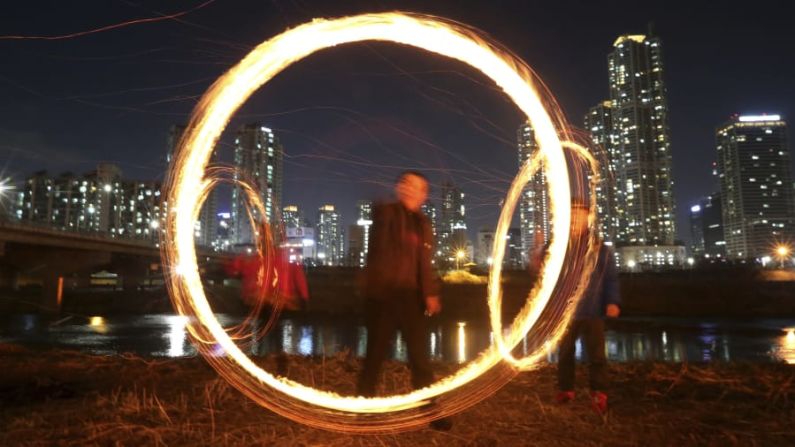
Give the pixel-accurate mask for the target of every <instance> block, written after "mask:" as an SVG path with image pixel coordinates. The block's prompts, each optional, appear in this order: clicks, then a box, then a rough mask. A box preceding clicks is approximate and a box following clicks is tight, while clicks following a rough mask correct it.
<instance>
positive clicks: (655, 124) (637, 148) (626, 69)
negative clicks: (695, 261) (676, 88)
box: [607, 35, 676, 245]
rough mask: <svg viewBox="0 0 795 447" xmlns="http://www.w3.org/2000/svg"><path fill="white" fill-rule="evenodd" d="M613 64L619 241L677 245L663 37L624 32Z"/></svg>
mask: <svg viewBox="0 0 795 447" xmlns="http://www.w3.org/2000/svg"><path fill="white" fill-rule="evenodd" d="M607 64H608V74H609V81H610V102H611V108H612V117H611V120H612V127H613V129H614V132H615V135H616V147H615V149H614V154H615V155H614V157H613V162H614V163H615V168H616V184H617V188H616V190H617V192H618V193H617V194H616V199H617V202H618V207H617V209H618V210H620V212H621V213H622V214H621V215H620V216H619V228H618V229H617V232H616V239H617V241H618V242H620V243H623V244H635V245H655V244H656V245H671V244H673V242H674V237H675V234H676V226H675V219H674V212H675V211H674V206H675V203H674V194H673V188H674V182H673V176H672V172H671V164H672V160H671V146H670V140H669V129H668V105H667V103H666V90H665V83H664V82H663V61H662V44H661V42H660V39H659V38H658V37H652V36H645V35H624V36H620V37H619V38H618V39H616V41H615V43H614V44H613V51H612V52H611V53H610V54H608V56H607Z"/></svg>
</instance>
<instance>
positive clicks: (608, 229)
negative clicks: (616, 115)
mask: <svg viewBox="0 0 795 447" xmlns="http://www.w3.org/2000/svg"><path fill="white" fill-rule="evenodd" d="M585 129H586V130H587V131H588V132H589V133H590V136H591V141H592V143H593V146H592V154H593V156H594V158H596V160H597V162H599V183H598V184H597V185H596V191H595V192H596V211H597V215H598V225H599V236H600V237H601V238H602V239H603V240H605V241H608V242H612V241H614V240H615V238H616V231H617V229H618V228H619V227H620V216H621V215H622V212H621V208H620V207H619V206H618V204H619V201H618V198H617V194H620V193H621V192H622V191H621V190H619V189H617V188H616V171H617V163H618V161H619V160H620V157H619V156H618V154H617V146H618V145H617V136H616V133H615V129H614V128H613V105H612V103H611V102H610V101H602V102H601V103H599V104H597V105H596V106H594V107H591V108H590V109H589V110H588V113H587V114H586V115H585Z"/></svg>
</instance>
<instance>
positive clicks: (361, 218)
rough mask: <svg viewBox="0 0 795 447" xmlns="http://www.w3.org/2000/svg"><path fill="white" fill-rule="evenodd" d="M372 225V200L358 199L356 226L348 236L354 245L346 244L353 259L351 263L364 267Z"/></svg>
mask: <svg viewBox="0 0 795 447" xmlns="http://www.w3.org/2000/svg"><path fill="white" fill-rule="evenodd" d="M372 225H373V202H372V201H370V200H360V201H358V202H356V225H351V226H352V227H353V226H355V227H356V228H354V229H351V234H350V235H349V237H348V240H349V241H350V242H353V244H354V245H351V244H348V251H349V253H350V256H351V259H354V258H355V261H354V262H352V263H351V265H355V266H358V267H364V266H365V264H366V263H367V251H368V250H369V248H370V227H371V226H372Z"/></svg>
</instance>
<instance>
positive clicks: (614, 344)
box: [0, 315, 795, 364]
mask: <svg viewBox="0 0 795 447" xmlns="http://www.w3.org/2000/svg"><path fill="white" fill-rule="evenodd" d="M218 317H219V321H220V322H221V324H222V325H224V326H231V325H234V324H237V323H238V322H239V321H240V320H239V319H237V318H234V317H229V316H226V315H219V316H218ZM187 324H188V319H187V318H186V317H182V316H178V315H144V316H136V317H103V316H99V315H97V316H92V317H88V318H79V317H73V318H67V319H62V320H60V321H56V322H55V323H51V322H50V321H49V320H47V319H45V318H44V317H41V316H37V315H14V316H5V317H2V318H0V342H4V343H17V344H21V345H26V346H30V347H39V348H70V349H78V350H81V351H85V352H90V353H95V354H102V355H114V354H119V353H123V352H132V353H136V354H138V355H143V356H153V357H189V356H195V355H196V353H197V351H196V349H195V348H194V347H193V345H191V343H190V342H189V338H188V335H187V331H186V326H187ZM254 329H255V328H252V330H254ZM491 343H493V336H492V334H491V333H490V331H489V330H488V327H486V326H481V325H477V324H474V323H470V322H463V321H462V322H450V323H444V324H439V325H436V326H434V327H432V328H431V330H430V331H429V334H428V344H427V347H428V351H429V354H430V356H431V359H433V360H438V361H449V362H455V363H463V362H467V361H469V360H472V358H473V357H475V356H476V355H477V354H478V353H479V352H481V351H482V350H483V349H485V348H487V347H488V346H490V345H491ZM366 346H367V329H366V328H365V327H364V326H362V325H360V324H356V323H352V322H350V321H341V320H337V321H318V320H315V321H311V320H306V319H304V320H302V319H283V320H282V321H279V322H278V323H277V325H276V326H275V327H274V329H273V330H272V331H271V333H269V334H268V335H267V336H266V337H265V338H263V339H262V340H259V341H258V342H257V343H253V344H251V346H250V347H249V348H248V352H249V353H250V355H253V356H263V355H268V354H271V353H275V352H279V351H283V352H286V353H288V354H295V355H317V356H320V355H334V354H335V353H337V352H340V351H343V350H349V351H350V352H351V353H352V354H354V355H356V356H360V357H361V356H364V355H365V353H366ZM545 347H546V350H547V358H548V360H549V361H550V362H555V361H557V354H556V350H555V349H554V346H551V345H550V344H549V343H546V344H545ZM528 349H529V347H528V342H527V340H526V339H525V340H523V341H522V342H521V343H520V344H519V347H518V348H517V350H518V351H520V352H521V354H522V355H527V354H528ZM605 351H606V353H607V357H608V359H609V360H611V361H616V362H625V361H665V362H684V361H688V362H714V361H733V360H743V361H755V362H770V361H784V362H787V363H790V364H795V321H782V320H759V321H757V322H753V323H748V322H732V321H722V322H699V321H695V320H676V319H667V320H663V319H646V320H621V322H620V323H619V324H617V325H613V326H612V328H611V329H609V330H607V331H606V334H605ZM217 354H218V355H223V353H222V352H218V353H217ZM391 354H392V357H393V358H395V359H398V360H402V361H405V360H406V359H407V352H406V345H405V342H404V339H403V337H402V335H401V334H400V333H399V332H398V333H396V334H395V338H394V339H393V343H392V351H391ZM576 356H577V358H578V359H583V356H584V354H583V349H582V344H581V343H580V341H578V342H577V347H576Z"/></svg>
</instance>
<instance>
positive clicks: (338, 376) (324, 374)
mask: <svg viewBox="0 0 795 447" xmlns="http://www.w3.org/2000/svg"><path fill="white" fill-rule="evenodd" d="M0 361H2V365H3V368H2V369H0V402H2V406H0V445H2V446H16V445H26V446H50V445H56V446H114V445H124V446H135V445H141V446H157V445H169V446H175V445H177V446H178V445H190V446H201V445H212V446H240V445H327V446H348V445H361V446H369V445H377V446H384V445H387V446H389V445H412V446H414V445H445V446H455V445H482V446H497V445H578V446H581V445H611V446H613V445H627V446H630V445H721V446H723V445H743V446H745V445H765V446H767V445H795V427H793V421H795V367H793V366H790V365H783V364H766V365H762V364H757V365H752V364H715V365H692V364H691V365H682V364H661V363H636V364H624V365H611V370H610V372H611V376H612V388H611V389H610V390H609V391H610V396H611V408H612V409H611V411H610V413H609V414H608V415H607V416H605V417H601V416H598V415H596V414H595V413H593V412H592V411H591V410H590V408H589V407H588V401H587V399H586V398H585V397H584V396H585V390H578V391H580V393H579V395H578V399H577V401H576V402H574V403H573V404H570V405H567V406H563V407H561V406H558V405H556V404H554V403H552V399H551V397H552V395H553V394H554V367H545V368H542V369H541V370H540V371H536V372H532V373H525V374H521V375H520V376H518V377H517V378H516V379H514V380H513V381H512V382H511V383H510V384H508V385H507V386H506V387H505V388H503V389H502V390H500V391H499V392H498V393H497V394H496V395H494V396H493V397H491V398H490V399H487V400H486V401H484V402H481V403H480V404H478V405H476V406H474V407H473V408H471V409H469V410H468V411H465V412H464V413H461V414H459V415H457V416H455V418H454V422H455V426H454V427H453V430H452V431H450V432H447V433H443V432H435V431H432V430H420V431H416V432H411V433H402V434H396V435H380V436H350V435H345V434H338V433H329V432H324V431H319V430H315V429H311V428H309V427H305V426H302V425H299V424H296V423H293V422H291V421H289V420H286V419H284V418H281V417H279V416H277V415H275V414H273V413H271V412H269V411H267V410H264V409H262V408H260V407H258V406H256V405H254V404H253V403H251V402H250V401H249V400H247V399H245V398H243V397H242V396H241V395H240V394H239V393H238V392H237V391H236V390H234V389H231V388H229V387H228V386H227V385H226V383H225V382H223V381H222V380H219V379H218V378H217V376H216V374H215V373H214V371H212V370H211V369H210V368H209V367H208V366H207V365H206V364H205V363H204V361H203V360H202V359H200V358H195V359H183V360H157V361H153V360H146V359H141V358H138V357H134V356H122V357H99V356H90V355H86V354H80V353H76V352H69V351H55V352H53V351H50V352H47V353H46V354H39V353H33V352H30V351H27V350H25V349H21V348H16V347H12V346H3V345H0ZM263 363H264V366H265V367H275V361H274V359H263ZM437 367H438V368H439V369H440V370H449V369H450V368H452V366H451V365H437ZM358 369H359V364H358V360H356V359H353V358H350V357H347V356H345V355H338V356H335V357H333V358H326V359H320V358H318V359H307V358H291V359H290V361H289V372H288V375H289V376H290V377H292V378H295V379H297V380H300V381H302V382H304V383H309V384H314V385H316V386H317V387H320V388H325V389H333V390H337V391H340V392H351V391H352V389H353V381H354V379H355V376H356V373H357V371H358ZM584 379H585V378H584V377H580V378H579V383H585V381H584ZM384 383H385V388H386V389H387V391H393V390H401V389H406V388H407V387H408V383H409V380H408V371H407V370H406V368H405V366H404V365H402V364H398V363H390V364H389V365H388V368H387V371H385V380H384Z"/></svg>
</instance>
